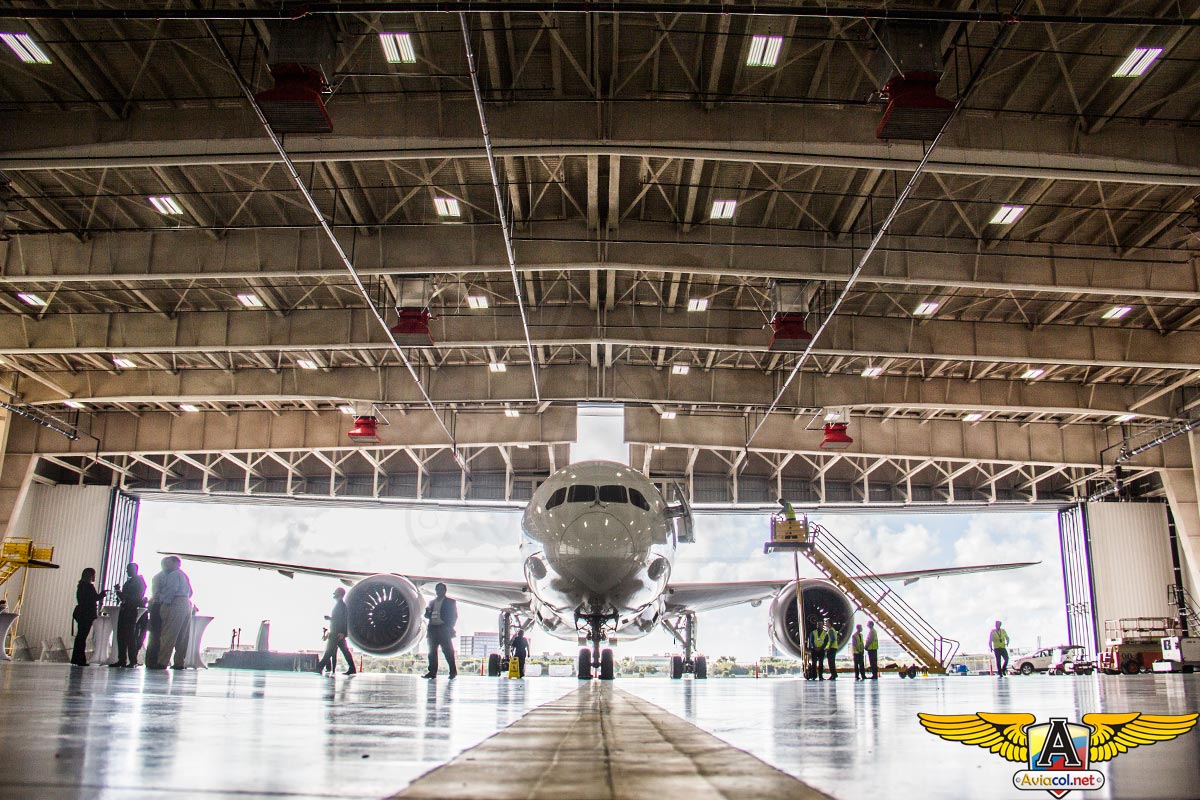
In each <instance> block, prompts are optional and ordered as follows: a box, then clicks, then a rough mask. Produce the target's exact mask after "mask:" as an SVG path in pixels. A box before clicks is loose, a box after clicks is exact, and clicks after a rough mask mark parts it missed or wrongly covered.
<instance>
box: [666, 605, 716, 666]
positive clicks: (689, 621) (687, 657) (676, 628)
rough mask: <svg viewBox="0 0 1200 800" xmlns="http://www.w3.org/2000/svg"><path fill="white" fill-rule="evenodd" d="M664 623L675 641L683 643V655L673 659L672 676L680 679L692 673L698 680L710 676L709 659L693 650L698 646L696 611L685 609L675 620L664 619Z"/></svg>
mask: <svg viewBox="0 0 1200 800" xmlns="http://www.w3.org/2000/svg"><path fill="white" fill-rule="evenodd" d="M662 625H663V627H664V628H666V629H667V632H668V633H670V634H671V636H673V637H675V641H677V642H679V643H680V644H681V645H683V655H682V656H674V657H673V658H672V659H671V678H672V680H679V679H680V678H682V677H683V676H684V673H691V674H692V675H693V676H695V678H696V680H704V679H705V678H707V677H708V659H706V658H705V657H704V656H694V657H693V655H692V651H693V649H694V648H695V646H696V612H694V611H685V612H683V613H682V614H680V615H679V616H677V617H676V618H675V620H674V621H671V620H667V619H664V620H663V621H662Z"/></svg>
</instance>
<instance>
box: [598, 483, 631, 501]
mask: <svg viewBox="0 0 1200 800" xmlns="http://www.w3.org/2000/svg"><path fill="white" fill-rule="evenodd" d="M600 502H601V503H628V502H629V501H628V500H627V499H626V498H625V487H624V486H619V485H617V484H608V485H607V486H601V487H600Z"/></svg>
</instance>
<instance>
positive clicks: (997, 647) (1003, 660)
mask: <svg viewBox="0 0 1200 800" xmlns="http://www.w3.org/2000/svg"><path fill="white" fill-rule="evenodd" d="M988 646H989V647H991V648H992V652H993V653H994V654H995V655H996V674H997V675H999V676H1000V677H1001V678H1003V677H1004V676H1005V675H1007V674H1008V631H1006V630H1004V628H1001V627H1000V620H996V627H994V628H992V629H991V631H989V632H988Z"/></svg>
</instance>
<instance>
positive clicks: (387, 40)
mask: <svg viewBox="0 0 1200 800" xmlns="http://www.w3.org/2000/svg"><path fill="white" fill-rule="evenodd" d="M379 43H380V44H381V45H383V57H384V58H386V59H387V62H388V63H389V64H415V63H416V62H417V51H416V50H414V49H413V43H412V36H410V35H409V34H407V33H381V34H379Z"/></svg>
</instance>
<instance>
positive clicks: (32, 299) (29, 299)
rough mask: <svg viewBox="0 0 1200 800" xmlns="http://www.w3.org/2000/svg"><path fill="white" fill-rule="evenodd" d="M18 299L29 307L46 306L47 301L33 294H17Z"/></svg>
mask: <svg viewBox="0 0 1200 800" xmlns="http://www.w3.org/2000/svg"><path fill="white" fill-rule="evenodd" d="M17 297H19V298H20V300H21V302H22V303H24V304H25V305H27V306H44V305H46V301H45V300H43V299H42V298H40V297H38V296H37V295H36V294H33V293H31V292H17Z"/></svg>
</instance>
